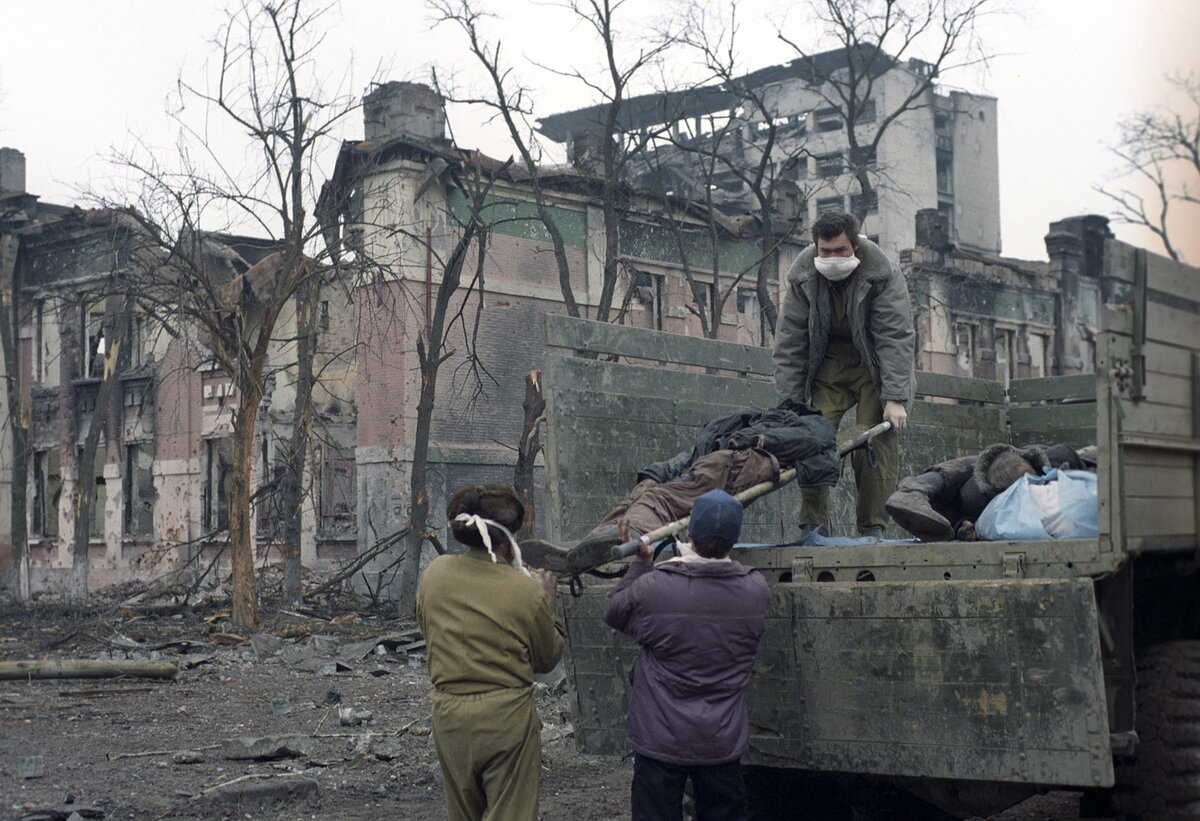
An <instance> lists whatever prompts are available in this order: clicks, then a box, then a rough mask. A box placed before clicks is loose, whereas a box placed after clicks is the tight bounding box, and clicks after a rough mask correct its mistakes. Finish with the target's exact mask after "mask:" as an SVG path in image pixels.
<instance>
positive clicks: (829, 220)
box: [812, 211, 860, 248]
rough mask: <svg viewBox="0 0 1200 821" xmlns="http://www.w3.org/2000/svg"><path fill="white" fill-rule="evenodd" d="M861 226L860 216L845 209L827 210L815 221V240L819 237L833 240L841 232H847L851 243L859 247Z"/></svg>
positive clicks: (813, 230)
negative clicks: (848, 212)
mask: <svg viewBox="0 0 1200 821" xmlns="http://www.w3.org/2000/svg"><path fill="white" fill-rule="evenodd" d="M859 227H860V225H859V222H858V217H856V216H854V215H853V214H847V213H846V212H845V211H826V212H825V213H824V214H822V215H821V216H819V217H817V221H816V222H814V223H813V227H812V236H813V242H816V241H817V240H819V239H823V240H831V239H835V238H836V237H837V236H838V235H839V234H845V235H846V239H848V240H850V245H851V246H852V247H854V248H857V247H858V229H859Z"/></svg>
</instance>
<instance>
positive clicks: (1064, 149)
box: [0, 0, 1200, 264]
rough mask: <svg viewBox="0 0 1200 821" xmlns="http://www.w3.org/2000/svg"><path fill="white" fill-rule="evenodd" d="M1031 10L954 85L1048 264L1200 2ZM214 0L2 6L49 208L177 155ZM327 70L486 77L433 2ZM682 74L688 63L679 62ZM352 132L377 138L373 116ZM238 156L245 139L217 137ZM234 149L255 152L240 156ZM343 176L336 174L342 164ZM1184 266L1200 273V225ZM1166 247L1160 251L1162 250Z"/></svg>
mask: <svg viewBox="0 0 1200 821" xmlns="http://www.w3.org/2000/svg"><path fill="white" fill-rule="evenodd" d="M1015 2H1016V4H1017V5H1018V6H1019V7H1023V12H1019V13H1017V14H1012V15H1007V16H1004V17H1002V18H993V19H989V20H987V21H985V22H984V24H983V27H982V34H983V37H984V38H985V43H986V45H987V47H988V48H989V50H990V51H991V52H992V53H993V54H995V55H996V56H994V57H993V58H992V59H991V61H990V63H989V66H988V69H987V71H986V73H980V72H970V73H967V72H964V73H962V74H960V75H957V76H955V75H950V76H949V77H948V78H947V80H948V81H949V82H952V83H953V85H954V86H955V87H959V88H964V89H966V90H968V91H974V92H981V93H986V94H991V95H993V96H995V97H997V98H998V100H999V103H998V105H999V118H1000V122H999V129H1000V131H999V133H1000V184H1001V227H1002V235H1003V243H1004V253H1005V254H1006V255H1010V256H1018V257H1023V258H1029V259H1044V258H1045V246H1044V244H1043V242H1042V237H1043V236H1044V235H1045V233H1046V227H1047V225H1048V223H1049V222H1050V221H1052V220H1055V219H1060V218H1062V217H1065V216H1071V215H1075V214H1081V213H1103V214H1107V213H1109V211H1110V210H1111V209H1110V207H1109V205H1108V204H1107V203H1106V201H1105V200H1104V199H1103V198H1102V197H1101V196H1100V195H1099V194H1096V193H1095V192H1093V191H1092V188H1091V186H1092V185H1093V184H1097V183H1101V182H1104V181H1105V180H1106V179H1107V178H1108V176H1109V175H1110V173H1111V172H1112V171H1113V170H1114V168H1115V158H1113V157H1112V155H1111V154H1109V153H1108V151H1107V146H1108V145H1109V144H1110V143H1111V142H1112V141H1113V140H1114V139H1115V135H1116V132H1115V126H1116V123H1117V120H1118V119H1119V117H1120V116H1121V115H1122V114H1125V113H1129V112H1132V111H1135V110H1138V109H1145V108H1151V107H1153V106H1155V105H1160V104H1166V105H1172V104H1177V101H1172V100H1171V99H1170V98H1169V97H1168V96H1166V93H1167V88H1168V86H1167V84H1166V82H1165V81H1164V80H1163V75H1164V74H1165V73H1167V72H1170V71H1176V72H1186V71H1196V72H1200V50H1197V49H1196V48H1195V45H1194V44H1195V42H1196V41H1197V39H1198V38H1200V2H1198V0H1040V1H1039V2H1035V1H1034V0H1015ZM743 5H744V7H745V8H746V11H748V12H750V13H749V14H747V15H746V16H745V18H744V19H746V20H747V21H748V22H747V23H746V24H745V26H744V28H743V32H742V35H741V36H742V38H743V39H742V42H743V44H744V46H745V48H746V52H745V53H746V55H747V56H746V57H745V58H744V59H745V62H744V63H743V65H744V66H745V68H746V69H747V70H751V69H755V68H760V67H762V66H764V65H769V64H773V63H780V62H784V61H786V60H788V59H790V57H792V56H794V55H793V54H792V53H791V51H790V49H789V48H788V47H787V46H786V45H784V44H782V43H780V42H779V41H778V40H777V39H776V38H775V36H774V30H773V28H772V27H771V26H769V25H768V24H767V22H766V21H767V19H768V18H773V17H775V16H776V13H777V10H780V9H784V8H791V9H792V11H791V12H790V13H791V15H792V20H791V21H790V25H789V26H788V27H787V30H788V31H789V32H790V35H791V36H792V37H794V38H796V39H797V40H799V41H800V42H801V44H802V45H805V46H806V47H810V48H818V47H820V44H818V43H814V42H811V41H809V42H806V41H805V40H804V37H805V36H806V35H805V34H804V32H807V31H811V28H812V27H811V26H805V25H803V21H802V20H801V19H800V18H799V17H798V15H799V13H800V8H801V7H799V6H798V5H797V4H794V3H792V2H785V1H783V0H776V2H768V0H744V3H743ZM224 7H225V4H224V3H220V2H210V1H209V0H187V1H186V2H162V0H104V2H94V1H93V2H89V1H88V0H37V2H29V1H28V0H0V145H6V146H11V147H14V148H17V149H20V150H21V151H23V152H24V153H25V156H26V162H27V166H28V170H27V188H28V190H29V191H30V192H32V193H35V194H38V195H40V196H41V197H42V198H43V199H44V200H48V201H52V202H60V203H70V202H73V201H75V200H76V199H77V195H76V193H75V192H76V190H77V189H79V188H82V187H87V186H89V185H93V186H95V185H100V184H102V183H103V182H104V181H105V180H106V179H107V178H108V177H109V175H110V169H109V167H108V166H107V164H106V162H105V159H104V158H105V157H106V156H108V155H109V153H110V149H111V148H112V147H114V146H115V147H122V146H129V145H130V144H131V140H132V137H131V135H135V136H136V138H138V139H140V140H143V141H145V142H146V143H148V144H149V145H152V146H170V145H172V144H173V142H174V134H175V131H176V126H174V125H173V124H172V123H171V122H170V121H169V119H168V117H167V116H166V113H165V108H166V101H167V100H168V99H169V97H170V96H171V95H172V94H173V92H174V90H175V87H176V80H177V78H178V77H179V76H180V75H181V74H182V75H183V76H184V77H185V78H188V79H189V80H191V81H193V82H202V78H203V77H204V76H205V74H206V72H207V73H211V69H212V68H213V64H214V62H215V58H214V52H213V46H212V39H213V37H214V35H215V34H216V32H217V31H218V30H219V28H220V26H221V24H222V22H223V20H224V19H225V16H224V14H223V11H222V10H223V9H224ZM492 7H493V8H502V9H504V17H503V19H502V20H496V21H493V22H494V24H495V29H494V30H495V32H497V33H498V35H499V36H500V37H501V38H502V41H503V42H504V44H505V46H506V53H507V54H508V55H509V56H510V58H511V59H513V60H516V61H520V60H522V59H524V58H533V59H537V60H539V61H541V62H543V63H545V64H550V65H565V64H568V63H569V64H571V65H574V66H578V67H581V68H585V67H587V65H588V59H589V56H590V55H591V54H592V52H591V46H590V41H589V39H588V37H587V32H586V30H585V29H584V28H583V27H581V26H580V25H578V24H577V23H571V22H570V21H569V20H568V19H567V18H564V17H561V16H559V15H558V14H557V13H556V12H555V10H554V9H551V8H547V7H546V6H545V5H542V4H539V3H538V2H535V0H507V2H503V3H501V2H493V3H492ZM666 8H667V3H666V0H658V2H655V1H654V0H628V2H627V4H626V6H625V7H624V10H625V11H627V12H628V15H627V17H626V19H627V20H628V21H629V24H630V28H632V27H633V25H632V24H633V23H635V22H637V21H640V20H651V19H653V18H654V17H655V16H657V15H659V14H661V13H662V12H663V11H664V10H665V9H666ZM325 24H326V37H325V41H324V43H323V44H322V46H321V54H322V55H323V61H322V66H323V67H326V66H327V67H328V68H327V69H325V68H323V70H327V71H328V77H329V83H330V84H332V85H335V86H339V87H341V88H343V89H344V90H345V91H346V92H348V93H353V94H361V93H362V91H363V90H364V89H365V88H366V86H367V84H368V83H369V82H370V81H371V80H372V79H384V80H386V79H408V80H427V79H428V76H429V74H428V68H427V66H428V65H430V64H431V63H437V64H438V65H439V66H440V67H441V68H440V74H441V76H442V77H443V79H446V78H451V77H452V78H453V79H454V80H456V81H457V82H459V83H460V84H463V85H469V84H470V83H471V82H472V78H473V77H474V76H475V72H476V69H475V67H474V65H473V64H472V63H471V61H470V59H468V57H467V55H466V54H465V53H464V52H463V50H462V46H461V40H460V39H459V37H458V35H457V32H454V31H453V30H451V29H449V28H446V27H442V28H438V29H435V30H433V31H430V30H429V26H428V21H427V19H426V12H425V10H424V5H423V3H421V2H420V0H343V3H342V5H341V6H340V7H338V8H335V9H334V10H333V12H332V14H331V15H329V16H328V17H327V18H325ZM672 68H673V69H674V70H676V71H683V68H682V67H672ZM518 69H519V70H520V71H521V72H522V75H523V77H524V78H525V81H526V83H527V84H528V85H531V86H534V87H535V88H536V89H537V94H536V95H535V104H536V107H537V113H538V114H540V115H546V114H551V113H554V112H556V111H561V110H567V109H571V108H575V107H578V106H581V105H586V104H590V103H592V102H594V101H595V100H594V99H593V98H591V97H588V96H586V92H585V90H583V89H580V88H579V87H577V86H572V85H570V84H569V83H567V82H566V81H564V80H562V79H555V78H551V77H547V76H546V75H544V74H538V73H536V71H535V70H534V69H532V68H530V67H528V66H527V65H525V64H520V65H519V66H518ZM450 116H451V124H452V127H453V128H454V133H455V136H456V139H457V141H458V143H459V144H460V145H462V146H465V147H479V148H481V149H482V150H484V151H486V152H487V153H490V154H493V155H496V156H502V157H504V156H508V154H509V153H511V150H510V148H509V147H508V145H507V142H506V141H505V140H504V135H503V132H502V130H501V129H499V128H497V127H496V126H494V125H493V126H490V127H489V126H487V125H486V124H484V123H482V122H481V120H482V118H483V117H484V115H483V114H482V113H481V112H476V111H472V110H470V109H452V110H451V112H450ZM349 126H350V131H348V132H347V134H346V135H345V136H346V137H348V138H352V137H355V136H360V135H361V121H359V120H355V121H354V122H352V123H350V124H349ZM212 139H213V142H214V144H220V145H226V144H228V145H229V146H231V147H236V145H237V137H236V134H225V135H213V137H212ZM235 150H240V149H236V148H235ZM326 167H327V168H331V167H332V158H330V160H329V161H328V163H327V165H326ZM1114 229H1115V231H1116V233H1117V235H1118V236H1120V237H1121V238H1122V239H1126V240H1129V241H1131V242H1137V243H1139V244H1147V245H1150V243H1151V241H1150V240H1149V239H1147V238H1146V237H1145V236H1144V235H1140V234H1138V233H1136V232H1134V231H1133V230H1132V229H1130V228H1128V227H1124V226H1121V225H1115V226H1114ZM1191 233H1192V237H1191V240H1190V243H1187V244H1185V250H1184V253H1185V256H1186V257H1187V258H1188V259H1189V261H1191V262H1192V263H1193V264H1196V263H1200V232H1194V231H1193V232H1191ZM1151 247H1153V246H1151Z"/></svg>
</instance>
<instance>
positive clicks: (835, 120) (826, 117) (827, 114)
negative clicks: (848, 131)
mask: <svg viewBox="0 0 1200 821" xmlns="http://www.w3.org/2000/svg"><path fill="white" fill-rule="evenodd" d="M813 121H814V122H815V123H816V128H817V131H837V130H838V129H839V128H841V127H842V112H840V111H838V110H837V109H836V108H833V107H830V108H822V109H818V110H817V111H814V112H813Z"/></svg>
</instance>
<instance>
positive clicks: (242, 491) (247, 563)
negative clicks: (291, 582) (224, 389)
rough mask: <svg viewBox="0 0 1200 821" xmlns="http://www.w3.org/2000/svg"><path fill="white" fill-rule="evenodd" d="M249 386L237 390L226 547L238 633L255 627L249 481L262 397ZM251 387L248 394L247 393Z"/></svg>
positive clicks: (256, 614) (255, 595)
mask: <svg viewBox="0 0 1200 821" xmlns="http://www.w3.org/2000/svg"><path fill="white" fill-rule="evenodd" d="M257 384H259V383H258V381H257V379H255V380H253V381H251V384H250V386H247V385H239V386H238V397H239V398H238V409H237V418H236V419H235V420H234V423H233V467H232V470H231V471H230V477H229V547H230V550H231V551H232V553H231V559H230V560H231V564H232V568H233V608H232V609H233V613H232V619H233V623H234V625H235V626H236V627H238V628H239V629H250V628H253V627H257V626H258V595H257V593H256V591H255V589H254V550H253V547H252V546H251V543H250V524H251V523H250V477H251V466H252V465H253V459H254V429H255V421H256V418H257V414H258V405H259V402H260V401H261V396H260V394H259V393H258V391H256V390H254V389H253V386H254V385H257ZM247 387H250V390H247Z"/></svg>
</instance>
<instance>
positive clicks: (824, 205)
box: [817, 197, 843, 214]
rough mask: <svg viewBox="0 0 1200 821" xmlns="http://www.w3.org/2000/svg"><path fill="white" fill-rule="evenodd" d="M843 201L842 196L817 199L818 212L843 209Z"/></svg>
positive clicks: (823, 212)
mask: <svg viewBox="0 0 1200 821" xmlns="http://www.w3.org/2000/svg"><path fill="white" fill-rule="evenodd" d="M842 202H843V200H842V198H841V197H821V198H820V199H819V200H817V213H818V214H828V213H829V212H830V211H841V210H842Z"/></svg>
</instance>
